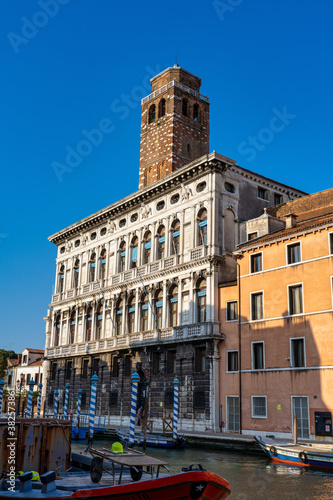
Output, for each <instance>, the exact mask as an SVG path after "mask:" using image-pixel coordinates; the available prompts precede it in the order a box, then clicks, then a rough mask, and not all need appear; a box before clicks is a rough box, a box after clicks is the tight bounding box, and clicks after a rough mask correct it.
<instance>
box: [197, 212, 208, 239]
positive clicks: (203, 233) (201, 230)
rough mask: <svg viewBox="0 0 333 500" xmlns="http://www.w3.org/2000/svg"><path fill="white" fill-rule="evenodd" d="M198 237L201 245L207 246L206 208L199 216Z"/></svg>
mask: <svg viewBox="0 0 333 500" xmlns="http://www.w3.org/2000/svg"><path fill="white" fill-rule="evenodd" d="M198 235H199V241H198V244H199V246H200V245H207V210H206V209H205V208H204V209H203V210H201V211H200V212H199V216H198Z"/></svg>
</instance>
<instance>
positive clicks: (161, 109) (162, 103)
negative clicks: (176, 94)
mask: <svg viewBox="0 0 333 500" xmlns="http://www.w3.org/2000/svg"><path fill="white" fill-rule="evenodd" d="M164 115H165V99H161V100H160V102H159V103H158V117H159V118H161V116H164Z"/></svg>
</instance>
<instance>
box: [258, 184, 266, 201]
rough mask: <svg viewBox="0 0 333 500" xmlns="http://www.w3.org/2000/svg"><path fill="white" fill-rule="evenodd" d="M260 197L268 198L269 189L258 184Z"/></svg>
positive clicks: (262, 198)
mask: <svg viewBox="0 0 333 500" xmlns="http://www.w3.org/2000/svg"><path fill="white" fill-rule="evenodd" d="M258 198H260V199H261V200H268V190H267V189H265V188H262V187H260V186H258Z"/></svg>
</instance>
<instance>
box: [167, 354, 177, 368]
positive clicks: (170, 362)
mask: <svg viewBox="0 0 333 500" xmlns="http://www.w3.org/2000/svg"><path fill="white" fill-rule="evenodd" d="M167 373H169V374H175V373H176V351H174V350H169V351H167Z"/></svg>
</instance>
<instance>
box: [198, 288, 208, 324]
mask: <svg viewBox="0 0 333 500" xmlns="http://www.w3.org/2000/svg"><path fill="white" fill-rule="evenodd" d="M197 305H198V315H197V321H198V323H203V322H204V321H206V280H204V279H203V280H201V281H200V282H199V283H198V289H197Z"/></svg>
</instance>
